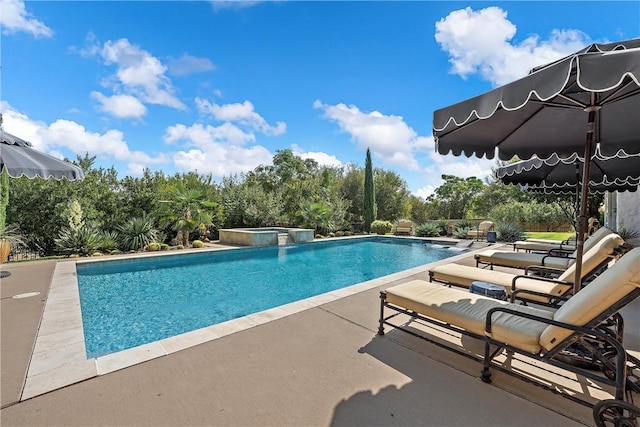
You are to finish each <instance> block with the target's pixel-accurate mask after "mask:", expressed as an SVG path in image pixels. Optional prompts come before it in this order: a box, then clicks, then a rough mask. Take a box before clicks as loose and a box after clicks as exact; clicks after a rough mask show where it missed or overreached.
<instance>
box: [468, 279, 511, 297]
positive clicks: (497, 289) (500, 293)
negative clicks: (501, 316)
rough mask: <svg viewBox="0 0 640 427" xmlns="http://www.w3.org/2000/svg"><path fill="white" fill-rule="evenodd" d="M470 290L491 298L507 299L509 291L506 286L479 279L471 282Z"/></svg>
mask: <svg viewBox="0 0 640 427" xmlns="http://www.w3.org/2000/svg"><path fill="white" fill-rule="evenodd" d="M469 292H471V293H474V294H479V295H485V296H488V297H491V298H495V299H499V300H503V301H506V299H507V291H506V290H505V289H504V286H500V285H496V284H495V283H489V282H482V281H479V280H476V281H473V282H471V286H470V287H469Z"/></svg>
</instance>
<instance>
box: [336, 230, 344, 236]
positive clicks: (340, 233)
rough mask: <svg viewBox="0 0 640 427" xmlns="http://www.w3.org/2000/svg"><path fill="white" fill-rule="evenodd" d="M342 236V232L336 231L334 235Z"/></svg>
mask: <svg viewBox="0 0 640 427" xmlns="http://www.w3.org/2000/svg"><path fill="white" fill-rule="evenodd" d="M342 236H344V232H342V231H336V237H342Z"/></svg>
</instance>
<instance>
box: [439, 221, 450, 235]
mask: <svg viewBox="0 0 640 427" xmlns="http://www.w3.org/2000/svg"><path fill="white" fill-rule="evenodd" d="M436 225H437V226H438V229H440V235H441V236H446V235H447V234H448V233H449V223H448V222H447V221H438V222H437V223H436Z"/></svg>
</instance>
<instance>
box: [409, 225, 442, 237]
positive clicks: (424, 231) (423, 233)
mask: <svg viewBox="0 0 640 427" xmlns="http://www.w3.org/2000/svg"><path fill="white" fill-rule="evenodd" d="M415 234H416V236H418V237H436V236H439V235H440V227H438V225H437V224H434V223H432V222H425V223H424V224H420V225H418V226H416V229H415Z"/></svg>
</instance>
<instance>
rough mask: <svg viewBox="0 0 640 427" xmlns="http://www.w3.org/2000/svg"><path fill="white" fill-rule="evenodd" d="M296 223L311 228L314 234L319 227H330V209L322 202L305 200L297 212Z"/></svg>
mask: <svg viewBox="0 0 640 427" xmlns="http://www.w3.org/2000/svg"><path fill="white" fill-rule="evenodd" d="M297 219H298V223H299V224H300V225H302V226H303V227H309V228H311V227H312V228H313V229H314V230H315V231H314V234H315V233H317V232H318V231H319V229H321V228H331V226H332V224H331V209H330V208H329V207H328V206H327V205H325V204H324V203H322V202H317V203H311V202H309V201H305V202H303V203H302V205H301V206H300V210H298V212H297Z"/></svg>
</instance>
